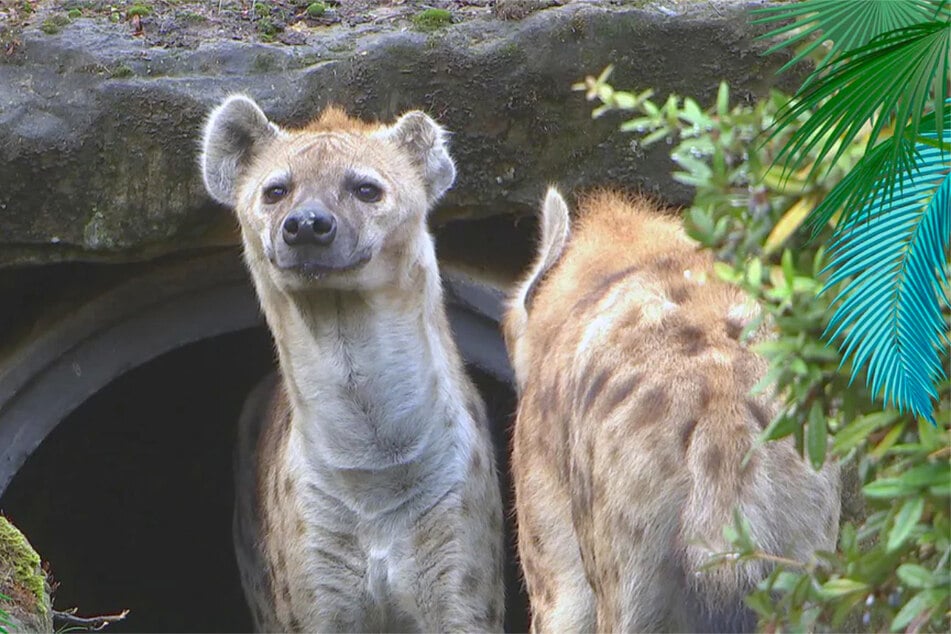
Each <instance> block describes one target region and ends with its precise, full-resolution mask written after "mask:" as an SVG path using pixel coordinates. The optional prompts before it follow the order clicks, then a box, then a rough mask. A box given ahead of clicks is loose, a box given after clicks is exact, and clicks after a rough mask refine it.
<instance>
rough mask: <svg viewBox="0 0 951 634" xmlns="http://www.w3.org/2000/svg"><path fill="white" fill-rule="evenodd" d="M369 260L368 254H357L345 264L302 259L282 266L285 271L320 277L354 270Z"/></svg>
mask: <svg viewBox="0 0 951 634" xmlns="http://www.w3.org/2000/svg"><path fill="white" fill-rule="evenodd" d="M369 261H370V255H369V254H359V255H358V256H357V257H355V258H354V259H353V260H352V261H351V262H348V263H346V264H342V265H338V264H329V263H325V262H315V261H304V262H298V263H296V264H294V265H292V266H289V267H286V268H284V270H285V271H295V272H297V273H300V274H302V275H306V276H308V277H314V278H321V277H325V276H327V275H332V274H334V273H346V272H348V271H355V270H356V269H359V268H361V267H363V266H364V265H366V263H367V262H369Z"/></svg>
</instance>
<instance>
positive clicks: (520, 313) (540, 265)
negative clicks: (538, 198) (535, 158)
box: [506, 187, 571, 343]
mask: <svg viewBox="0 0 951 634" xmlns="http://www.w3.org/2000/svg"><path fill="white" fill-rule="evenodd" d="M538 225H539V231H540V236H539V244H538V252H537V253H536V256H535V262H534V264H532V268H531V271H529V273H528V275H527V276H525V278H524V279H523V280H522V281H521V282H520V283H519V285H518V286H517V287H516V292H515V295H514V297H513V298H512V300H511V302H510V304H509V310H508V316H507V320H506V321H507V324H506V326H507V327H506V331H507V335H508V336H509V337H510V338H511V339H512V341H513V343H514V340H515V339H518V338H519V337H521V335H522V333H523V332H524V331H525V324H526V322H528V309H529V307H530V306H531V303H532V300H533V299H534V297H535V293H536V292H537V291H538V286H539V284H541V282H542V280H544V279H545V275H546V274H547V273H548V271H549V270H550V269H551V268H552V267H553V266H554V265H555V264H557V263H558V260H559V258H561V254H562V253H563V252H564V250H565V245H567V244H568V235H569V233H570V231H571V229H570V227H571V218H570V216H569V213H568V205H567V203H565V199H564V198H562V196H561V194H559V193H558V190H557V189H555V188H554V187H549V188H548V193H547V194H546V195H545V202H544V203H542V208H541V213H540V214H539V216H538Z"/></svg>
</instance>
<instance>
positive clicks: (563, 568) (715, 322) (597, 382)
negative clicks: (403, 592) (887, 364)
mask: <svg viewBox="0 0 951 634" xmlns="http://www.w3.org/2000/svg"><path fill="white" fill-rule="evenodd" d="M579 215H580V219H579V221H578V222H577V224H576V226H575V227H574V228H573V229H572V228H571V227H570V221H569V214H568V208H567V206H566V204H565V202H564V200H563V199H562V198H561V196H560V195H559V194H558V193H557V192H556V191H554V190H550V191H549V193H548V196H547V198H546V200H545V202H544V204H543V209H542V213H541V217H540V226H541V244H540V246H539V251H538V255H537V260H536V263H535V265H534V266H533V268H532V270H531V271H530V273H529V274H528V275H527V277H526V278H525V279H524V280H522V282H521V283H520V284H519V285H518V286H517V290H516V293H515V295H514V298H513V301H512V302H511V304H510V306H509V309H508V312H507V314H506V320H505V324H504V326H505V336H506V343H507V346H508V348H509V352H510V355H511V357H512V359H513V365H514V369H515V374H516V379H517V383H518V387H519V392H520V394H519V407H518V415H517V421H516V426H515V432H514V453H513V472H514V473H513V475H514V480H515V494H516V509H517V517H518V531H519V535H518V549H519V555H520V558H521V562H522V565H523V569H524V573H525V581H526V584H527V588H528V592H529V597H530V600H531V606H532V613H533V622H532V627H533V630H534V631H536V632H537V631H553V632H577V631H594V630H596V631H599V632H614V631H628V632H643V631H658V630H663V631H668V630H670V631H701V632H702V631H708V632H711V631H744V630H751V629H753V628H754V627H755V625H756V621H755V615H754V614H753V613H752V612H751V611H750V610H749V609H748V608H746V607H745V606H744V604H743V597H744V595H745V594H746V593H747V592H748V591H749V590H750V589H751V588H752V587H753V585H755V583H756V582H757V581H758V580H760V579H762V578H764V576H765V575H766V574H767V573H768V564H767V563H765V562H763V561H749V562H743V563H740V564H733V563H731V564H727V565H719V566H715V567H712V568H708V567H706V565H707V564H708V563H709V557H710V554H711V552H716V551H723V550H726V549H727V544H726V543H725V541H724V538H723V535H722V530H723V527H724V526H725V525H727V524H730V523H732V521H733V513H734V510H735V509H737V508H738V509H739V511H740V512H742V513H743V514H744V515H745V517H746V518H747V519H748V520H749V524H750V527H751V530H752V536H753V538H754V539H755V541H756V542H757V544H759V545H760V546H761V547H762V548H763V549H765V551H766V552H768V553H771V554H775V555H783V556H787V557H792V558H795V559H798V560H808V559H809V557H810V556H812V554H813V552H814V551H815V550H817V549H825V550H832V549H833V548H834V546H835V541H836V536H837V533H838V519H839V478H838V467H837V466H835V465H831V464H830V465H827V466H826V467H825V468H824V469H823V470H822V471H820V472H815V471H814V470H813V469H812V468H811V467H810V466H808V465H807V464H806V463H805V462H804V461H803V460H802V459H801V458H800V456H799V455H798V454H797V452H796V450H795V447H794V445H793V444H792V443H791V441H790V439H787V440H786V441H782V442H774V443H767V444H765V445H763V446H759V447H754V442H755V439H756V437H757V435H758V434H759V433H760V432H761V431H762V430H763V429H764V428H765V426H766V425H767V424H768V423H769V421H770V420H771V419H772V417H773V415H774V414H775V412H776V408H777V401H776V398H775V397H774V396H773V395H769V394H761V395H758V396H754V395H751V393H750V392H751V388H752V387H753V386H754V385H755V384H756V383H757V382H758V381H759V380H760V379H761V378H762V377H763V375H764V374H765V372H766V369H767V366H766V362H765V360H764V359H762V358H761V357H760V356H758V355H757V354H755V353H754V352H752V351H751V350H750V345H752V344H753V343H755V342H756V341H758V340H761V339H763V338H764V337H765V336H767V333H766V329H765V327H759V328H757V329H756V330H755V331H754V332H753V333H752V334H751V336H750V337H749V340H746V339H742V338H741V333H742V332H743V331H744V328H745V327H746V326H747V325H748V324H751V322H752V321H753V320H754V319H755V318H756V316H757V310H758V309H757V307H756V306H755V304H752V303H750V302H749V301H748V300H747V298H746V297H744V296H743V295H742V294H741V293H740V292H739V290H738V289H736V288H735V287H733V286H731V285H728V284H726V283H724V282H721V281H719V280H718V279H717V278H716V276H715V274H714V273H713V270H712V260H711V257H710V256H709V255H708V254H707V253H704V252H701V251H699V250H698V248H697V245H696V243H694V242H693V241H692V240H690V239H689V238H688V237H687V236H686V235H685V233H684V231H683V229H682V227H681V225H680V223H679V221H677V220H675V219H674V218H672V217H669V216H666V217H665V216H664V215H663V214H662V213H661V212H660V211H659V210H658V209H656V207H655V206H654V205H653V204H651V203H650V202H649V201H647V200H646V199H641V198H628V197H624V196H621V195H618V194H613V193H600V194H596V195H593V196H590V197H589V198H587V199H586V200H585V201H584V203H583V204H582V209H581V213H580V214H579ZM751 449H752V454H751V456H750V458H749V460H748V462H746V463H744V458H745V457H746V456H747V453H748V452H750V450H751Z"/></svg>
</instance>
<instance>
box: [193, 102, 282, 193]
mask: <svg viewBox="0 0 951 634" xmlns="http://www.w3.org/2000/svg"><path fill="white" fill-rule="evenodd" d="M278 132H279V129H278V127H277V126H276V125H274V124H273V123H271V122H270V121H268V120H267V117H266V116H264V113H263V112H262V111H261V109H260V108H259V107H258V105H257V104H256V103H254V101H252V100H251V99H248V98H247V97H244V96H241V95H233V96H231V97H228V98H227V99H225V100H224V102H222V103H221V105H219V106H218V107H217V108H215V109H214V110H212V111H211V114H210V115H209V116H208V122H207V123H206V124H205V131H204V136H203V138H202V152H201V172H202V178H204V180H205V188H206V189H207V190H208V193H209V194H211V196H212V197H213V198H214V199H215V200H217V201H219V202H222V203H224V204H226V205H231V206H234V204H235V203H236V202H237V200H236V193H237V187H238V179H239V178H240V177H241V173H242V171H243V170H244V169H245V168H246V167H247V166H248V165H250V163H251V160H252V159H253V158H254V155H255V154H256V153H257V152H259V151H260V150H261V148H262V147H264V145H266V144H267V143H269V142H270V141H271V140H272V139H274V138H276V137H277V135H278Z"/></svg>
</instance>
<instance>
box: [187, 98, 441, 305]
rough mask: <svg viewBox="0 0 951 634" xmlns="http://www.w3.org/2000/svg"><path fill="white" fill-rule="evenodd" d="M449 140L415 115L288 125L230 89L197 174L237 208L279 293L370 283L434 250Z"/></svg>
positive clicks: (333, 116) (254, 255) (209, 129)
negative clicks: (430, 227)
mask: <svg viewBox="0 0 951 634" xmlns="http://www.w3.org/2000/svg"><path fill="white" fill-rule="evenodd" d="M445 137H446V133H445V132H444V131H443V129H442V128H441V127H439V125H437V124H436V123H435V122H434V121H433V120H432V119H430V118H429V117H428V116H426V115H425V114H423V113H422V112H419V111H413V112H409V113H407V114H404V115H403V116H402V117H400V119H399V120H398V121H397V122H396V123H394V124H393V125H378V124H369V123H365V122H362V121H358V120H355V119H351V118H350V117H348V116H347V115H346V114H344V113H343V112H342V111H341V110H339V109H337V108H335V107H330V108H327V109H326V110H324V112H323V114H322V115H321V116H320V117H319V118H318V119H316V120H314V121H313V122H312V123H311V124H309V125H308V126H306V127H304V128H301V129H284V128H281V127H280V126H278V125H277V124H275V123H272V122H271V121H269V120H268V119H267V117H266V116H265V115H264V113H263V112H262V111H261V109H260V108H259V107H258V106H257V104H256V103H255V102H254V101H252V100H250V99H248V98H247V97H243V96H232V97H229V98H228V99H226V100H225V101H224V102H223V103H222V104H221V105H219V106H218V107H217V108H215V110H214V111H213V112H212V113H211V115H210V117H209V119H208V122H207V124H206V126H205V132H204V140H203V152H202V157H201V164H202V173H203V177H204V181H205V186H206V188H207V189H208V192H209V193H210V194H211V195H212V196H213V197H214V198H215V199H216V200H218V201H219V202H222V203H224V204H226V205H228V206H230V207H232V208H233V209H234V210H235V212H236V214H237V217H238V220H239V222H240V225H241V230H242V236H243V241H244V246H245V254H246V257H247V258H248V261H249V264H250V265H251V267H252V269H254V270H255V271H256V273H257V274H265V275H266V276H267V277H268V278H270V280H271V281H272V282H273V283H274V284H275V285H276V286H277V287H278V288H280V289H282V290H284V291H295V290H306V289H310V288H314V287H325V288H337V289H350V290H365V289H372V288H378V287H382V286H385V285H388V284H390V283H392V281H393V276H395V275H398V274H399V271H400V267H399V261H398V259H399V258H400V257H404V256H405V255H406V254H407V253H409V254H411V255H412V254H413V253H414V252H415V251H416V250H419V249H421V248H426V245H428V248H429V249H431V238H430V237H429V233H428V232H427V229H426V214H427V212H428V210H429V209H430V208H431V207H432V206H433V204H434V203H435V202H436V200H437V199H438V198H439V197H440V196H442V194H443V193H444V192H445V191H446V190H447V189H448V188H449V187H450V186H451V185H452V182H453V180H454V178H455V175H456V170H455V167H454V165H453V162H452V159H451V158H450V157H449V153H448V152H447V151H446V143H445Z"/></svg>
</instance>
